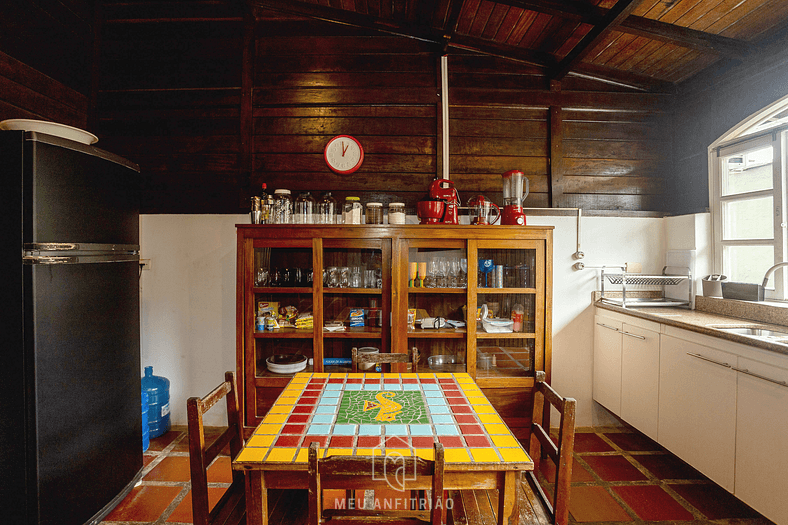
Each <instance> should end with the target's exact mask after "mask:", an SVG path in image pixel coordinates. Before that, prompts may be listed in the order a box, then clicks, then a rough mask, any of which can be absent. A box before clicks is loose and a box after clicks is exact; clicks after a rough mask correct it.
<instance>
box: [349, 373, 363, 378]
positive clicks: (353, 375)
mask: <svg viewBox="0 0 788 525" xmlns="http://www.w3.org/2000/svg"><path fill="white" fill-rule="evenodd" d="M362 377H364V374H361V373H355V374H348V375H347V378H348V379H361V378H362Z"/></svg>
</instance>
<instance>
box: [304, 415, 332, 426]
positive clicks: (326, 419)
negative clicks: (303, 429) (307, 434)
mask: <svg viewBox="0 0 788 525" xmlns="http://www.w3.org/2000/svg"><path fill="white" fill-rule="evenodd" d="M333 422H334V415H333V414H320V415H316V416H312V423H313V426H314V424H315V423H318V424H329V425H330V424H331V423H333ZM310 428H311V427H310Z"/></svg>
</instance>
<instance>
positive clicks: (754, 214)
mask: <svg viewBox="0 0 788 525" xmlns="http://www.w3.org/2000/svg"><path fill="white" fill-rule="evenodd" d="M772 200H773V199H772V197H761V198H756V199H743V200H736V201H731V202H725V203H723V205H722V216H723V217H724V222H723V238H724V239H725V240H736V239H771V238H773V237H774V221H773V220H772V208H773V206H772Z"/></svg>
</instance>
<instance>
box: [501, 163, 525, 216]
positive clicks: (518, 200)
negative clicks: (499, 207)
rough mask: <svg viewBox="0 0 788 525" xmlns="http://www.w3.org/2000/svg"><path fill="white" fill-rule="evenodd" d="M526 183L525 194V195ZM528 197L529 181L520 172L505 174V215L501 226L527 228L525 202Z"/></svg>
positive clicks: (503, 214) (513, 171)
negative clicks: (524, 211) (510, 225)
mask: <svg viewBox="0 0 788 525" xmlns="http://www.w3.org/2000/svg"><path fill="white" fill-rule="evenodd" d="M523 181H525V193H523ZM527 196H528V179H527V178H526V177H525V175H524V174H523V172H522V171H520V170H509V171H507V172H506V173H504V174H503V213H502V214H501V224H514V225H520V226H525V213H523V201H525V198H526V197H527Z"/></svg>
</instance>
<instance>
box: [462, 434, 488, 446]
mask: <svg viewBox="0 0 788 525" xmlns="http://www.w3.org/2000/svg"><path fill="white" fill-rule="evenodd" d="M465 442H466V443H467V444H468V446H469V447H490V446H492V445H490V440H489V439H487V437H486V436H465Z"/></svg>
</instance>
